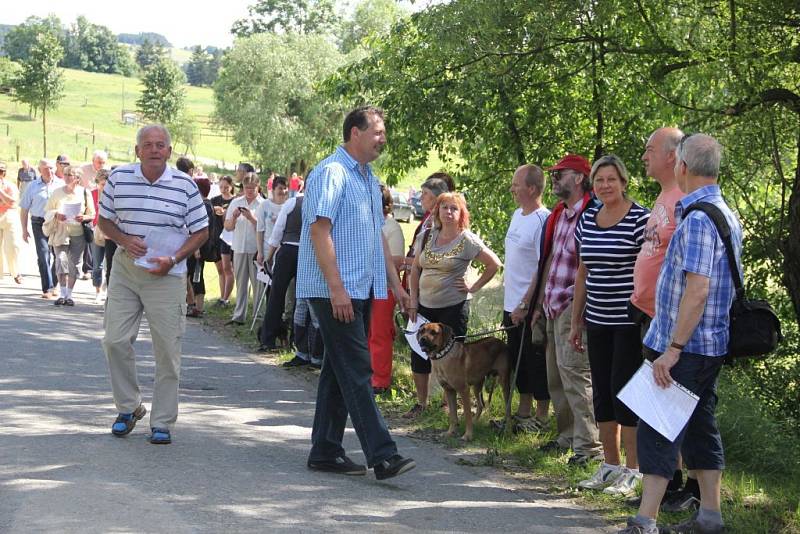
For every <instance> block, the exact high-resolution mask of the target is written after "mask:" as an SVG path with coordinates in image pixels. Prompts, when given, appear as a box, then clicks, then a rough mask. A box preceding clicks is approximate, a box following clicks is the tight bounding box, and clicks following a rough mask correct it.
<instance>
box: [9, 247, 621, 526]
mask: <svg viewBox="0 0 800 534" xmlns="http://www.w3.org/2000/svg"><path fill="white" fill-rule="evenodd" d="M23 255H24V261H23V266H24V268H23V274H24V275H25V282H24V284H23V285H22V286H18V285H16V284H14V282H13V281H12V280H11V278H10V277H8V276H6V277H5V278H3V279H2V280H0V332H2V338H1V339H2V345H1V346H0V532H3V533H5V532H10V533H28V532H59V533H62V532H65V533H67V532H81V533H84V532H115V533H123V532H145V531H150V532H152V531H161V532H177V533H182V532H187V533H188V532H208V533H215V532H273V531H297V532H332V531H333V532H342V531H346V532H412V531H424V532H499V531H508V532H542V533H545V532H547V533H550V532H564V533H585V532H598V531H600V532H604V531H609V529H608V526H607V523H606V522H605V521H604V520H602V519H601V518H600V517H598V516H596V515H594V514H592V513H589V512H587V511H585V510H583V509H582V508H580V507H579V506H576V505H575V504H574V503H573V502H571V501H569V500H564V499H559V498H554V497H550V496H547V495H543V494H537V493H533V492H530V491H526V490H523V489H521V487H519V486H518V485H517V483H515V482H514V481H512V480H510V479H508V478H506V477H504V476H503V475H502V473H500V472H498V471H497V470H495V469H493V468H489V467H471V466H464V465H459V464H457V463H456V460H457V459H458V457H459V454H458V452H457V451H451V450H446V449H443V448H441V447H438V446H436V445H433V444H430V443H426V442H422V441H416V440H412V439H408V438H405V437H398V438H397V441H398V446H399V449H400V452H401V454H404V455H410V456H412V457H414V458H415V459H416V462H417V468H416V469H415V470H413V471H411V472H409V473H407V474H404V475H401V476H400V477H397V478H394V479H391V480H389V481H384V482H378V481H376V480H375V478H374V476H373V475H372V473H371V472H370V473H369V474H368V475H367V476H366V477H341V476H336V475H330V474H320V473H315V472H311V471H308V470H307V469H306V467H305V461H306V455H307V452H308V449H309V440H310V434H311V422H312V417H313V410H314V396H315V395H314V391H313V386H314V381H309V380H307V379H304V378H303V377H302V376H298V375H296V374H293V373H291V372H287V371H285V370H283V369H280V368H278V367H276V366H274V365H271V364H265V363H264V362H263V361H262V362H259V361H258V359H257V358H255V357H251V355H248V354H246V353H244V352H242V351H241V350H240V349H238V348H237V347H234V346H232V345H231V344H229V343H227V342H226V341H225V340H223V339H221V338H219V337H216V336H215V335H213V334H212V333H210V332H206V331H204V330H203V329H202V328H201V327H200V326H199V325H198V324H197V323H190V325H189V326H188V327H187V333H186V337H185V341H184V350H183V353H184V358H183V375H182V381H181V395H180V401H181V412H180V418H179V420H178V424H177V426H176V428H175V430H174V432H173V444H172V445H169V446H154V445H150V444H149V443H148V442H147V439H146V436H147V433H148V424H147V423H148V420H147V418H145V419H144V420H142V421H141V422H140V423H139V425H138V426H137V427H136V429H135V430H134V431H133V433H132V434H130V435H129V436H128V437H127V438H124V439H119V438H115V437H113V436H112V435H111V434H110V425H111V423H112V421H113V419H114V417H115V410H114V406H113V403H112V400H111V391H110V386H109V382H108V377H107V376H108V375H107V369H106V363H105V358H104V355H103V352H102V349H101V346H100V338H101V335H102V306H96V305H94V304H92V299H93V289H92V288H91V283H90V282H88V281H85V282H84V281H81V282H79V283H78V286H77V287H76V290H77V291H76V306H75V307H74V308H62V307H58V308H57V307H55V306H53V304H52V301H45V300H42V299H41V298H39V295H40V291H39V285H38V284H39V280H38V275H37V272H36V268H35V261H34V255H33V251H32V247H26V248H25V249H24V251H23ZM136 348H137V353H138V354H139V355H140V357H139V362H138V369H139V373H140V374H139V376H140V382H141V384H142V387H143V390H144V394H145V405H147V406H148V407H149V398H150V392H151V389H152V384H153V358H152V349H151V344H150V339H149V333H148V331H147V327H146V322H145V323H144V324H143V328H142V330H141V333H140V337H139V341H138V342H137V347H136ZM345 447H346V448H347V450H348V454H349V455H350V456H351V457H352V458H354V459H355V460H356V461H359V462H363V455H362V454H361V451H360V449H359V446H358V441H357V439H356V437H355V434H354V433H353V431H352V429H348V431H347V434H346V444H345Z"/></svg>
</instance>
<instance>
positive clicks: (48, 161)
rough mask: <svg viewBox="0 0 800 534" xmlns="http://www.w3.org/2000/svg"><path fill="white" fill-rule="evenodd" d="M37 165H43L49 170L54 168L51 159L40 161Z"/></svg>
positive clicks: (53, 162) (54, 165) (54, 164)
mask: <svg viewBox="0 0 800 534" xmlns="http://www.w3.org/2000/svg"><path fill="white" fill-rule="evenodd" d="M39 165H44V166H45V167H50V168H51V169H55V168H56V163H55V161H53V160H52V159H40V160H39Z"/></svg>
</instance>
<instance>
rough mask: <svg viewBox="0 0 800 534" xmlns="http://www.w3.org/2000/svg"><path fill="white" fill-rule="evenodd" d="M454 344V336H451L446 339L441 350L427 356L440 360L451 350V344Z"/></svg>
mask: <svg viewBox="0 0 800 534" xmlns="http://www.w3.org/2000/svg"><path fill="white" fill-rule="evenodd" d="M455 344H456V338H454V337H451V338H450V339H449V340H447V344H446V345H445V346H444V347H443V348H442V350H440V351H438V352H433V353H431V354H428V358H430V359H431V360H441V359H442V358H444V357H445V356H447V355H448V354H449V353H450V351H451V350H453V345H455Z"/></svg>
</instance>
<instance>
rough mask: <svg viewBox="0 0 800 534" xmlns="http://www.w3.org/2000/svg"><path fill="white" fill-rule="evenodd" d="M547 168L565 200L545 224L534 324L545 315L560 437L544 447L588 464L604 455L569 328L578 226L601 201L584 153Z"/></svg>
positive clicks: (585, 367)
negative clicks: (569, 452) (570, 453)
mask: <svg viewBox="0 0 800 534" xmlns="http://www.w3.org/2000/svg"><path fill="white" fill-rule="evenodd" d="M547 170H548V171H550V179H551V181H552V185H553V194H554V195H556V196H557V197H559V198H560V199H561V200H560V201H559V202H558V204H556V206H555V207H554V208H553V212H552V214H551V215H550V216H549V217H548V218H547V223H546V224H545V231H544V243H543V247H542V254H541V255H540V257H539V282H538V284H537V288H536V291H535V293H534V294H535V296H536V298H535V300H534V302H535V303H536V308H535V311H534V314H533V322H534V323H536V321H537V320H538V319H539V317H541V314H542V313H544V316H545V317H546V318H547V351H546V352H547V356H546V357H547V387H548V389H549V390H550V398H551V399H552V401H553V409H554V410H555V414H556V425H557V430H558V436H557V438H556V439H555V440H553V441H551V442H549V443H546V444H545V445H544V446H543V447H542V449H543V450H545V451H547V450H567V449H570V448H571V449H572V451H573V456H572V457H571V458H570V459H569V463H570V464H573V465H585V464H587V463H588V462H589V461H591V460H595V459H599V458H601V457H602V446H601V444H600V441H599V439H598V438H599V436H598V430H597V424H596V422H595V419H594V408H593V404H592V377H591V372H590V370H589V358H588V356H587V353H586V352H583V353H580V352H577V351H576V350H575V349H574V348H573V347H572V346H571V345H570V343H569V330H570V321H571V315H572V299H573V294H574V289H575V275H576V273H577V271H578V254H577V250H576V246H575V226H576V225H577V224H578V220H579V219H580V215H581V213H583V211H584V210H585V209H586V208H588V207H591V206H593V205H595V204H596V202H597V201H596V200H595V199H594V197H593V196H592V193H591V189H592V186H591V182H590V181H589V174H590V173H591V165H590V164H589V161H588V160H587V159H586V158H584V157H583V156H579V155H577V154H567V155H566V156H564V157H563V158H561V160H560V161H559V162H558V163H557V164H556V165H554V166H553V167H550V168H549V169H547ZM584 335H585V334H584Z"/></svg>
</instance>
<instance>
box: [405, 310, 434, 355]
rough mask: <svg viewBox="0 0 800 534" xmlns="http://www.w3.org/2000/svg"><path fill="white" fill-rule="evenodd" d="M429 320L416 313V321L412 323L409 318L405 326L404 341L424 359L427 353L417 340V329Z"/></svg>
mask: <svg viewBox="0 0 800 534" xmlns="http://www.w3.org/2000/svg"><path fill="white" fill-rule="evenodd" d="M429 322H430V321H429V320H427V319H426V318H425V317H423V316H422V315H420V314H417V322H415V323H412V322H411V319H409V320H408V325H407V326H406V332H407V333H406V341H408V346H409V347H411V350H413V351H414V352H416V353H417V354H419V355H420V356H422V357H423V358H424V359H426V360H427V359H428V355H427V354H426V353H425V351H424V350H422V347H420V346H419V342H418V341H417V330H419V327H420V326H422V325H424V324H425V323H429Z"/></svg>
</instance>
